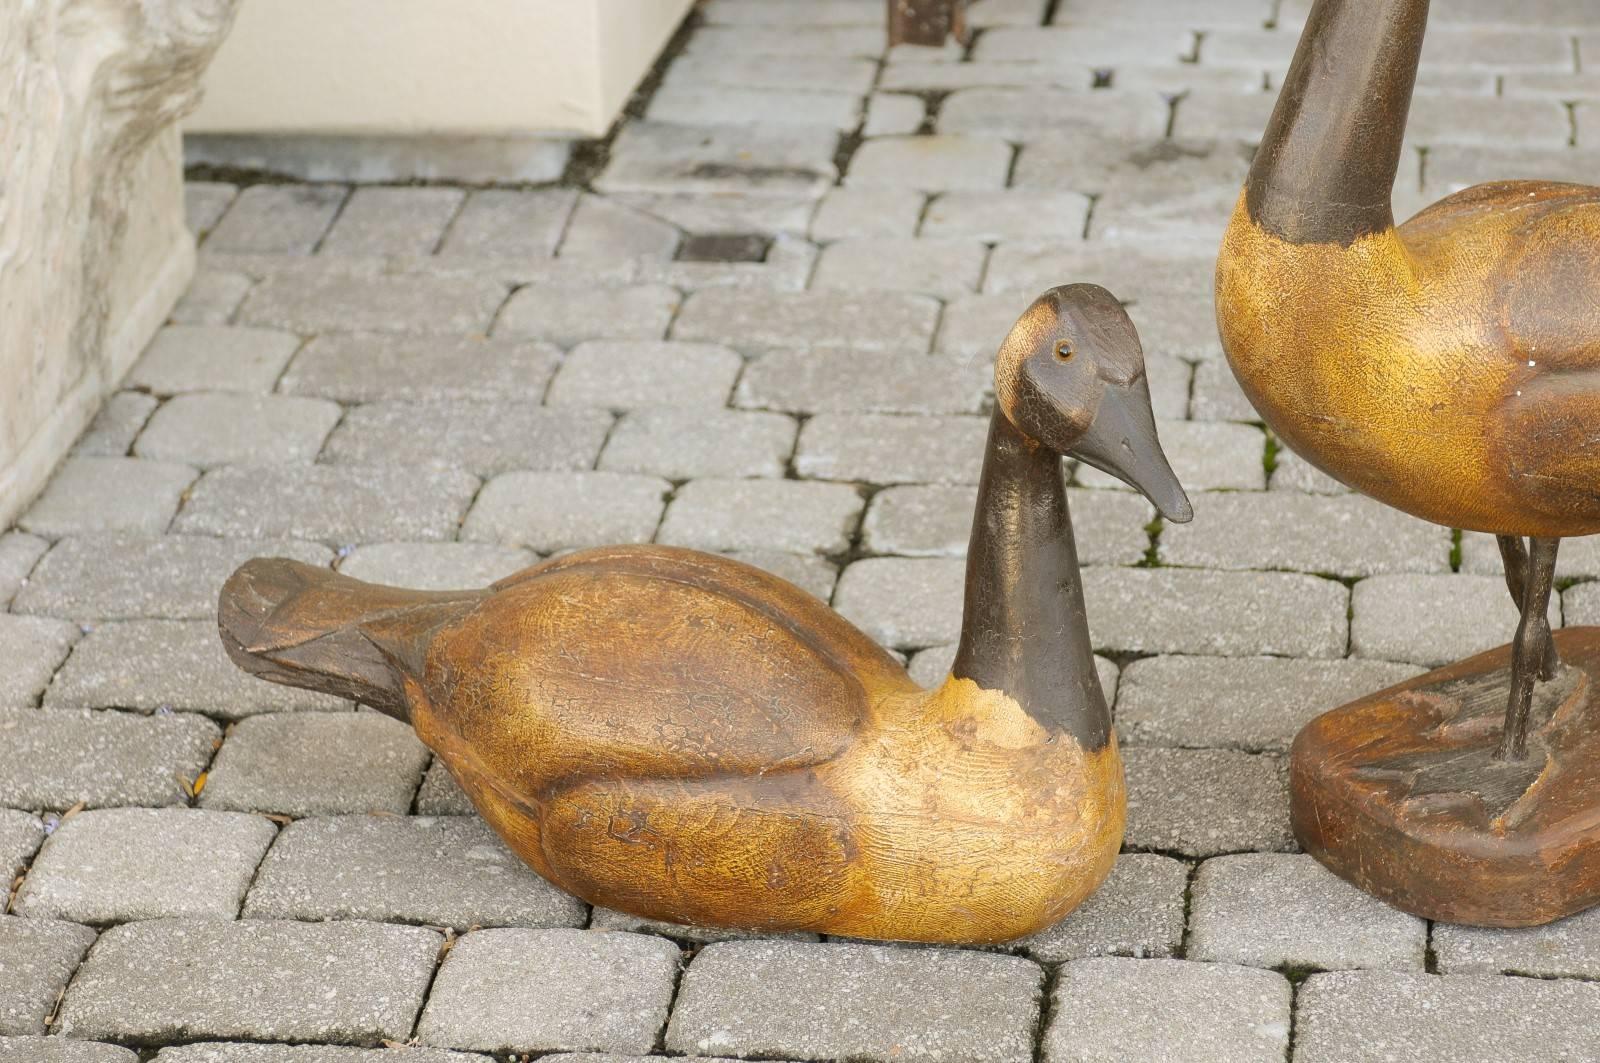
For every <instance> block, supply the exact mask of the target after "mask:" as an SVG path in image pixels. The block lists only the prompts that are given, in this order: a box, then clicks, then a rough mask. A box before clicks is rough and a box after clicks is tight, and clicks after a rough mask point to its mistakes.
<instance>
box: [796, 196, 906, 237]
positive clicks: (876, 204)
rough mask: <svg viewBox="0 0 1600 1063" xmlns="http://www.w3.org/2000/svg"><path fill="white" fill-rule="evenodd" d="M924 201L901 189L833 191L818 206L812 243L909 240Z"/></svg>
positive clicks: (812, 231) (813, 226)
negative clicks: (881, 238) (877, 238)
mask: <svg viewBox="0 0 1600 1063" xmlns="http://www.w3.org/2000/svg"><path fill="white" fill-rule="evenodd" d="M925 199H926V197H924V196H923V195H922V194H921V193H920V192H915V191H912V190H909V189H904V188H872V187H866V188H835V189H833V190H832V191H830V192H829V193H828V194H827V195H826V196H823V197H822V202H821V203H819V204H818V205H817V213H816V216H815V217H814V218H812V220H811V238H812V239H813V240H847V239H852V238H861V237H868V236H888V237H895V236H910V235H911V234H912V233H913V232H915V231H916V229H917V223H918V221H919V220H920V219H921V218H922V208H923V203H924V201H925Z"/></svg>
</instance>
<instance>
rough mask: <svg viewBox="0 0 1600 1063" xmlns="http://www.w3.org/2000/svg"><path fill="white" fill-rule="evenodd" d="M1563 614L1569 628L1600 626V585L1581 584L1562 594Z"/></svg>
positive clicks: (1593, 583)
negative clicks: (1580, 625) (1581, 625)
mask: <svg viewBox="0 0 1600 1063" xmlns="http://www.w3.org/2000/svg"><path fill="white" fill-rule="evenodd" d="M1561 612H1562V616H1563V618H1564V619H1565V623H1566V625H1567V626H1568V627H1575V626H1577V625H1579V624H1583V625H1594V624H1600V583H1596V582H1593V581H1591V582H1588V583H1579V584H1577V585H1576V586H1573V587H1568V588H1567V589H1566V590H1565V591H1563V592H1562V594H1561Z"/></svg>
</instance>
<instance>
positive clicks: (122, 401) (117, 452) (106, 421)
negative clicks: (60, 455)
mask: <svg viewBox="0 0 1600 1063" xmlns="http://www.w3.org/2000/svg"><path fill="white" fill-rule="evenodd" d="M158 405H160V403H159V401H158V400H156V399H153V398H151V397H150V396H149V395H144V394H141V393H140V392H137V391H119V392H117V393H116V394H115V395H113V396H111V397H110V398H109V399H107V400H106V404H105V405H104V406H102V407H100V412H99V413H97V414H95V415H94V420H93V421H91V422H90V423H89V427H88V428H87V429H86V430H85V431H84V433H83V435H81V436H79V437H78V441H77V442H76V443H74V444H73V446H72V454H73V456H74V457H83V458H89V457H93V458H120V457H124V456H125V455H127V453H128V451H129V450H130V449H131V448H132V447H133V440H134V437H135V436H137V435H138V434H139V430H140V429H141V428H143V427H144V425H145V422H146V421H148V420H149V419H150V414H151V413H152V412H153V411H154V410H155V408H156V407H157V406H158Z"/></svg>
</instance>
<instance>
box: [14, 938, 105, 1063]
mask: <svg viewBox="0 0 1600 1063" xmlns="http://www.w3.org/2000/svg"><path fill="white" fill-rule="evenodd" d="M93 942H94V931H93V930H90V929H89V928H88V927H86V926H78V925H76V924H74V923H62V922H57V921H55V920H50V919H24V918H22V917H21V916H15V915H3V914H0V956H4V957H6V962H5V964H4V965H3V966H0V1036H5V1037H13V1036H38V1035H40V1034H43V1033H44V1032H45V1019H46V1018H47V1017H48V1016H49V1015H50V1013H51V1011H52V1010H54V1008H55V1003H56V998H57V997H58V996H59V995H60V993H61V990H62V989H63V988H65V986H66V984H67V980H68V979H69V978H71V977H72V972H73V971H74V970H76V969H77V967H78V962H79V961H80V960H82V959H83V954H84V953H85V952H86V951H88V949H89V946H90V945H91V944H93ZM30 1063H31V1061H30Z"/></svg>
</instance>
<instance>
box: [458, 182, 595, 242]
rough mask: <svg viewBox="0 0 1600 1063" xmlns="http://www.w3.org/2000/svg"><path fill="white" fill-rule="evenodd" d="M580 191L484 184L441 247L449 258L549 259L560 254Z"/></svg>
mask: <svg viewBox="0 0 1600 1063" xmlns="http://www.w3.org/2000/svg"><path fill="white" fill-rule="evenodd" d="M577 202H578V193H577V192H576V191H575V190H573V189H570V188H536V189H528V190H522V189H509V188H485V189H480V190H478V191H475V192H472V193H470V194H468V196H467V201H466V203H465V204H463V205H462V207H461V212H460V213H459V214H457V215H456V219H455V221H454V222H453V223H451V225H450V230H449V232H447V233H446V234H445V237H444V240H443V241H442V242H441V243H440V245H439V254H440V255H441V256H443V257H445V258H455V257H461V258H532V259H537V258H544V257H547V256H549V255H553V254H555V251H556V245H557V244H558V243H560V242H561V234H562V233H563V232H565V231H566V227H567V221H568V219H570V218H571V217H572V209H573V207H574V206H576V205H577Z"/></svg>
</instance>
